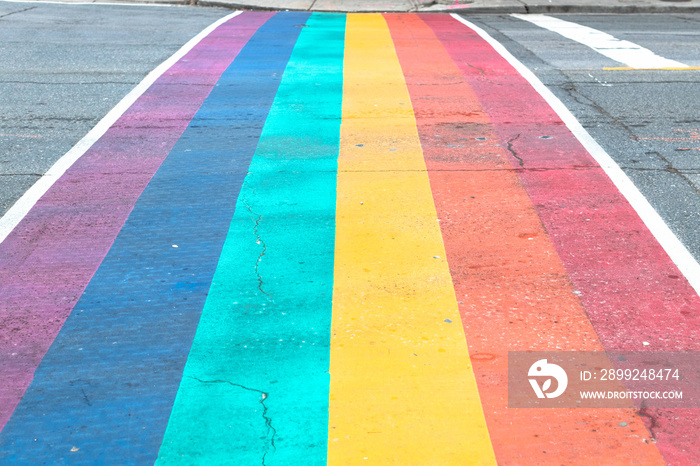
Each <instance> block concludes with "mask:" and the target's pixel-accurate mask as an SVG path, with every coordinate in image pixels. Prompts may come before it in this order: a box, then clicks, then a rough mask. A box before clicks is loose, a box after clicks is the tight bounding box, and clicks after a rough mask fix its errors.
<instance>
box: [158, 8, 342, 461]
mask: <svg viewBox="0 0 700 466" xmlns="http://www.w3.org/2000/svg"><path fill="white" fill-rule="evenodd" d="M344 23H345V16H344V15H337V14H323V15H321V14H313V15H312V16H311V18H310V19H309V20H308V21H307V22H306V24H305V26H306V27H304V28H302V29H301V31H302V32H301V34H300V36H299V39H298V41H297V44H296V45H295V48H294V51H293V53H292V55H291V58H290V60H289V63H288V64H287V67H286V69H285V72H284V76H283V78H282V81H281V83H280V87H279V90H278V92H277V97H276V99H275V102H274V104H273V106H272V108H271V109H270V114H269V116H268V118H267V121H266V123H265V127H264V129H263V132H262V134H261V137H260V141H259V143H258V147H257V150H256V153H255V156H254V157H253V160H252V162H251V166H250V170H249V173H248V175H247V177H246V179H245V182H244V184H243V187H242V191H241V195H240V197H239V199H238V203H237V205H236V212H235V214H234V218H233V220H232V223H231V226H230V229H229V232H228V236H227V241H226V244H225V246H224V249H223V251H222V254H221V258H220V259H219V264H218V266H217V270H216V273H215V275H214V279H213V283H212V286H211V289H210V291H209V296H208V298H207V301H206V304H205V306H204V310H203V312H202V317H201V319H200V322H199V326H198V329H197V334H196V337H195V339H194V343H193V345H192V350H191V351H190V354H189V357H188V361H187V365H186V367H185V371H184V374H183V378H182V381H181V384H180V388H179V390H178V394H177V398H176V401H175V405H174V407H173V411H172V414H171V416H170V420H169V423H168V429H167V431H166V434H165V438H164V439H163V443H162V446H161V450H160V454H159V459H158V462H157V464H171V463H172V462H176V463H177V462H183V461H184V462H185V463H188V462H196V463H199V464H260V463H262V464H322V463H325V460H326V441H327V429H328V427H327V426H328V383H329V381H328V378H329V376H328V364H329V353H330V350H329V341H330V323H331V317H330V314H331V293H332V284H333V253H334V241H335V185H336V169H337V157H338V144H339V136H340V117H341V99H342V90H343V82H342V78H343V74H342V67H343V51H344V44H343V42H344Z"/></svg>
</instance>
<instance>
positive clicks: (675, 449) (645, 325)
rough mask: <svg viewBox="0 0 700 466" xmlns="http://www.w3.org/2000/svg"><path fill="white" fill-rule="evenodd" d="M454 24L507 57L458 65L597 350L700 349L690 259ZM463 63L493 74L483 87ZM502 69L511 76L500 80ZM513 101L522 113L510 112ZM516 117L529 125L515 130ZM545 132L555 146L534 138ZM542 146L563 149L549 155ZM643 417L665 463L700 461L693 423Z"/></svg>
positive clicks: (612, 172) (561, 118)
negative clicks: (516, 160) (502, 145)
mask: <svg viewBox="0 0 700 466" xmlns="http://www.w3.org/2000/svg"><path fill="white" fill-rule="evenodd" d="M457 19H459V20H460V21H461V22H462V23H464V24H466V25H468V26H469V27H470V28H472V29H473V30H474V31H475V32H476V33H477V34H478V35H479V36H481V37H482V38H484V39H485V40H486V41H487V42H488V43H490V44H491V46H492V47H493V48H494V49H495V50H496V51H497V52H498V53H499V54H500V55H501V56H502V57H503V58H504V59H503V60H494V59H493V58H488V57H493V52H492V51H491V50H490V48H489V47H488V46H486V44H483V43H482V45H481V46H479V47H471V48H463V50H462V52H461V55H460V57H459V58H458V59H456V60H455V61H456V62H457V63H458V64H460V66H461V67H462V69H463V72H464V73H465V76H466V77H467V78H469V80H470V84H471V86H472V88H473V89H474V90H475V91H476V92H477V95H478V96H479V100H480V101H481V102H482V105H483V106H484V108H485V109H486V110H487V112H488V113H489V117H490V119H491V121H492V122H493V124H494V126H495V127H496V130H497V132H498V133H499V135H500V138H501V140H502V141H506V142H509V146H510V148H511V150H512V151H513V153H515V154H517V155H518V157H520V159H521V160H523V161H524V164H523V166H522V169H521V170H519V172H518V173H519V176H520V179H521V182H522V183H523V186H524V187H525V188H526V190H527V191H528V194H529V196H530V198H531V199H532V201H533V203H534V205H535V207H536V209H537V211H538V214H539V216H540V219H541V220H542V223H543V224H544V226H545V228H546V229H547V231H548V232H549V234H550V238H551V239H552V241H553V243H554V245H555V247H556V249H557V252H558V255H559V257H560V259H561V260H562V262H563V264H564V266H565V267H566V270H567V272H568V275H569V277H570V279H571V281H572V283H573V284H574V287H575V289H576V290H577V291H578V292H579V293H580V294H579V297H580V299H581V302H582V304H583V306H584V308H585V309H586V313H587V314H588V317H589V319H590V320H591V323H592V324H593V327H594V328H595V330H596V333H597V334H598V337H599V338H600V341H601V343H602V344H603V347H604V348H605V349H606V350H638V351H643V350H652V351H653V350H656V351H697V350H698V349H700V343H699V342H700V328H699V327H698V325H697V322H698V320H697V317H696V316H697V315H698V313H699V312H700V297H699V296H698V293H697V289H698V287H697V284H698V280H699V278H700V273H699V272H695V273H689V272H688V268H689V267H688V265H690V269H691V270H699V269H698V268H697V262H695V259H694V258H693V257H692V256H691V255H690V254H689V253H688V252H687V250H685V248H684V247H683V246H682V244H680V241H678V239H677V238H676V237H675V236H674V235H673V234H672V233H671V232H670V230H669V229H668V227H667V226H666V224H665V223H664V222H663V221H662V220H661V218H660V217H659V216H658V214H657V213H656V211H654V209H653V208H652V207H651V206H650V205H649V204H648V202H647V201H646V199H645V198H644V197H643V196H642V195H641V194H640V193H639V191H638V190H637V189H636V187H635V186H634V185H633V184H632V183H631V181H630V180H629V179H628V178H627V177H626V175H625V174H624V173H623V172H622V171H621V170H620V169H619V167H618V166H617V165H616V164H615V163H614V161H613V160H612V159H611V158H610V156H609V155H608V154H607V153H606V152H605V151H604V150H603V149H602V148H601V147H600V146H599V145H598V144H597V143H596V142H595V141H594V140H593V139H592V138H591V137H590V135H588V133H587V132H586V131H585V130H584V129H583V128H582V127H581V125H580V124H579V123H578V121H577V120H576V119H575V118H574V117H573V115H572V114H571V113H570V112H569V111H568V110H567V109H566V108H565V107H564V105H563V104H562V103H561V101H559V100H558V99H556V97H554V96H553V95H552V94H551V92H550V91H549V90H548V89H547V88H546V87H545V86H544V85H543V84H542V83H541V82H540V81H539V80H538V79H537V78H536V77H535V76H534V75H533V74H532V73H531V72H530V71H529V70H527V68H525V67H524V66H523V65H522V64H521V63H519V62H518V61H517V60H516V59H515V58H514V57H512V55H510V54H509V53H508V52H507V51H506V50H505V48H503V46H501V45H500V44H498V43H496V42H495V41H493V39H491V38H490V37H489V36H488V35H487V34H486V33H485V32H484V31H482V30H480V29H479V28H477V27H475V26H474V25H472V24H470V23H469V22H468V21H465V20H462V19H460V18H457ZM462 63H469V64H471V65H472V66H474V67H477V68H480V69H484V70H489V71H488V72H487V73H486V74H485V77H486V79H484V77H482V76H481V75H478V76H474V69H472V68H469V67H468V66H466V65H461V64H462ZM508 63H510V65H508ZM508 66H511V67H512V68H514V69H515V70H517V74H516V73H513V72H512V71H511V72H507V71H505V69H506V67H508ZM523 78H524V79H523ZM495 84H498V85H495ZM516 96H517V99H521V101H527V102H528V105H527V106H514V105H513V104H512V101H513V99H515V98H516ZM542 98H544V99H542ZM524 109H526V110H524ZM516 118H518V119H521V120H522V121H524V122H526V123H527V124H524V125H514V124H513V121H514V119H516ZM562 122H563V123H565V125H566V126H564V125H562V124H561V123H562ZM567 129H568V130H567ZM569 131H570V132H569ZM543 132H546V133H547V135H549V136H551V137H552V138H551V139H540V138H539V136H541V135H542V133H543ZM572 133H573V136H572ZM547 141H549V142H550V143H556V146H557V147H559V149H555V148H553V147H550V148H549V149H548V148H547V147H546V146H545V145H544V144H547ZM584 149H585V150H584ZM601 168H602V170H601ZM626 201H627V202H626ZM654 237H656V238H654ZM679 256H680V260H679ZM684 260H685V261H687V262H683V261H684ZM680 271H683V273H684V274H686V276H685V279H684V277H683V274H681V273H680ZM686 279H687V280H686ZM642 412H643V414H644V416H645V417H647V418H651V419H654V424H653V425H654V426H655V427H654V431H655V432H654V435H655V436H656V435H657V432H658V431H659V429H661V430H663V432H664V434H663V435H658V437H657V443H656V445H657V447H658V448H659V450H660V451H661V453H662V454H663V456H664V459H665V460H666V461H667V462H675V463H678V464H689V463H696V462H697V456H696V455H697V453H696V452H697V449H696V448H695V447H694V445H693V442H694V441H695V439H696V438H698V435H700V420H698V418H697V417H696V416H695V414H691V413H690V412H689V410H683V409H676V410H643V411H642ZM659 426H663V427H659Z"/></svg>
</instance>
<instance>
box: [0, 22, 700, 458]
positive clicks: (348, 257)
mask: <svg viewBox="0 0 700 466" xmlns="http://www.w3.org/2000/svg"><path fill="white" fill-rule="evenodd" d="M640 288H643V289H645V291H647V292H646V293H645V294H644V295H642V294H641V293H639V289H640ZM0 298H1V301H0V302H1V303H2V306H1V307H0V322H2V325H1V326H0V354H1V355H2V359H0V371H2V373H1V375H2V377H3V379H4V381H6V383H4V384H3V385H0V426H4V429H3V430H2V432H1V433H0V460H2V461H3V462H11V461H15V462H22V463H60V462H85V463H94V462H100V461H103V462H124V463H152V462H153V461H157V462H158V463H159V464H171V463H182V464H192V463H206V464H268V465H269V464H323V463H332V464H345V463H355V462H367V463H368V464H389V463H400V464H464V463H469V464H473V463H483V464H492V463H495V462H497V463H503V464H523V463H547V462H550V461H551V460H552V458H557V461H559V462H563V463H567V462H568V463H574V462H576V461H577V460H579V459H580V458H582V457H585V458H587V460H589V461H594V462H599V463H606V462H615V463H629V462H638V463H641V464H663V463H665V462H668V461H674V462H677V463H678V464H689V463H694V462H698V461H699V460H700V457H698V452H697V451H696V449H694V448H693V447H694V440H695V439H696V438H697V432H698V428H699V427H698V425H699V424H698V420H697V418H696V417H695V415H694V414H693V413H691V412H689V411H682V410H664V411H651V410H646V411H645V412H643V413H641V414H642V416H640V415H639V413H636V412H635V411H633V410H623V409H620V410H615V409H601V410H585V411H583V410H578V411H577V410H515V409H508V408H507V406H506V400H507V385H506V383H507V366H506V361H507V358H506V357H507V352H508V351H512V350H557V349H558V350H602V349H605V350H611V349H616V350H621V349H625V350H632V349H635V350H642V349H655V350H694V349H696V346H697V343H696V342H697V341H698V335H697V330H696V327H695V326H691V325H688V324H687V323H686V321H685V317H684V316H685V315H690V314H693V313H697V312H698V310H700V299H699V298H698V296H697V295H696V294H694V292H693V290H692V288H691V287H690V285H689V284H688V282H687V281H686V280H685V279H684V278H683V277H682V275H680V273H679V272H678V269H677V267H676V266H675V265H674V264H673V262H672V261H671V260H670V259H669V257H668V256H667V255H666V253H665V252H664V250H663V249H662V248H661V247H660V246H659V244H658V243H657V242H656V241H655V240H654V238H653V236H652V235H651V233H650V232H649V230H648V229H647V228H646V227H645V225H644V224H643V223H642V222H641V220H640V219H639V217H638V216H637V215H636V213H635V211H634V210H633V209H632V207H631V206H630V205H629V204H628V203H627V202H626V201H625V199H624V197H623V196H622V195H621V194H620V193H619V192H618V191H617V190H616V188H615V186H614V185H613V184H612V182H611V181H610V180H609V179H608V178H607V176H606V175H605V172H604V171H603V170H602V169H601V168H600V167H599V166H598V165H597V164H596V162H595V160H594V159H593V158H592V157H591V156H590V155H589V154H588V153H587V152H586V150H585V149H584V148H583V147H582V146H581V144H580V143H579V142H578V141H577V139H576V138H575V137H574V136H573V135H572V134H571V133H570V132H569V130H568V129H567V128H566V127H565V126H564V124H563V123H562V121H561V120H560V119H559V118H558V117H557V115H556V114H555V113H554V112H553V111H552V109H551V108H550V107H549V105H548V104H547V103H546V102H545V100H543V98H542V97H541V96H540V95H539V94H537V92H535V90H534V89H533V88H532V87H531V85H530V84H529V83H528V82H527V81H525V80H524V79H523V78H522V76H520V75H519V74H518V72H517V71H516V70H515V69H514V68H513V67H512V66H511V65H510V64H509V63H508V62H507V61H506V60H504V59H503V58H502V57H501V56H500V55H499V54H498V53H496V51H495V50H494V49H493V48H491V46H490V45H489V44H488V43H487V42H485V41H484V40H483V39H482V38H481V37H479V36H478V35H477V34H475V33H474V32H473V31H471V30H470V29H469V28H467V27H465V26H464V25H463V24H460V23H459V22H457V21H455V20H454V19H453V18H450V17H448V16H442V15H380V14H373V15H347V16H346V15H341V14H313V15H311V14H309V13H252V12H245V13H242V14H241V15H239V16H237V17H235V18H233V19H231V20H230V21H228V22H226V23H225V24H223V25H222V26H220V27H218V28H217V29H216V30H215V31H214V32H213V33H212V34H211V35H210V36H208V37H207V38H205V39H204V40H203V41H202V42H201V43H200V44H198V45H197V46H196V47H195V48H194V49H193V50H192V51H191V52H190V53H189V54H188V55H187V56H186V57H185V58H184V59H183V60H181V61H180V62H178V63H176V65H174V66H173V67H172V68H171V69H170V71H168V72H167V73H166V74H164V75H163V76H162V77H161V78H160V79H159V80H158V81H156V83H155V84H154V85H153V86H152V87H151V88H150V89H149V90H148V91H147V92H146V93H144V94H143V96H142V97H141V98H139V99H138V100H137V101H136V103H135V104H134V105H133V106H132V107H131V108H130V109H129V110H127V112H126V113H124V115H123V116H122V118H121V119H120V120H119V121H118V122H117V124H115V125H114V126H113V127H112V128H111V129H110V130H109V131H108V132H107V133H106V134H105V135H104V136H103V137H102V138H101V139H100V140H99V141H98V142H97V143H96V144H95V145H94V146H93V147H92V148H91V149H90V150H89V151H88V152H87V153H86V154H85V155H84V156H83V157H82V158H81V159H79V160H78V162H77V163H76V164H75V165H73V166H72V167H71V168H70V169H69V170H68V171H67V172H66V174H65V175H64V176H63V177H62V178H61V179H60V180H58V182H57V183H56V184H55V185H54V186H53V187H52V188H51V189H50V190H49V191H48V192H47V194H46V195H45V196H44V197H43V198H42V199H41V200H40V201H39V202H38V203H37V204H36V205H35V206H34V208H33V209H32V210H31V211H30V212H29V214H28V215H27V216H26V217H25V218H24V220H22V222H21V223H20V224H19V225H18V226H17V227H16V228H15V229H14V230H13V231H12V233H11V234H10V235H9V236H8V237H7V239H6V240H5V241H4V242H3V243H1V244H0ZM679 310H680V314H679ZM684 312H685V314H684ZM652 321H653V322H654V325H653V326H650V325H648V322H652ZM670 336H673V338H670ZM644 343H646V344H644ZM649 420H651V422H649ZM645 422H646V424H645ZM623 425H624V428H623ZM650 429H651V431H650ZM652 436H653V438H655V439H656V443H655V442H654V441H653V440H651V439H652ZM35 439H36V440H35ZM542 445H546V448H543V447H542Z"/></svg>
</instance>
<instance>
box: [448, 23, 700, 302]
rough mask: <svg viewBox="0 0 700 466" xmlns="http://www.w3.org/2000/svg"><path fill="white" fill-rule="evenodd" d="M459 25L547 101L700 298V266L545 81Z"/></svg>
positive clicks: (503, 50)
mask: <svg viewBox="0 0 700 466" xmlns="http://www.w3.org/2000/svg"><path fill="white" fill-rule="evenodd" d="M452 17H453V18H455V19H456V20H457V21H459V22H461V23H463V24H464V25H466V26H467V27H469V28H471V29H473V30H474V31H475V32H476V33H477V34H479V36H480V37H481V38H482V39H484V40H485V41H486V42H488V43H489V44H490V45H491V47H493V48H494V49H495V50H496V51H497V52H498V53H499V54H500V55H501V56H502V57H503V58H504V59H505V60H506V61H508V63H509V64H510V65H511V66H513V68H515V69H516V70H517V71H518V73H520V75H521V76H522V77H523V78H525V79H526V80H527V82H528V83H530V85H531V86H532V87H533V88H534V89H535V90H536V91H537V93H538V94H539V95H540V96H542V98H544V100H545V101H546V102H547V103H548V104H549V106H550V107H551V108H552V109H553V110H554V111H555V112H556V114H557V115H558V116H559V118H561V120H562V121H563V122H564V123H565V124H566V126H567V127H568V128H569V130H570V131H571V132H572V133H573V134H574V136H576V139H578V140H579V142H580V143H581V144H582V145H583V147H585V148H586V150H587V151H588V153H589V154H591V156H593V158H594V159H595V161H596V162H597V163H598V165H600V167H601V168H602V169H603V170H605V173H606V174H607V176H608V177H609V178H610V180H612V182H613V183H614V184H615V186H616V187H617V189H618V190H619V191H620V192H621V193H622V195H623V196H625V198H626V199H627V201H628V202H629V203H630V205H631V206H632V207H633V208H634V210H635V211H636V212H637V214H638V215H639V216H640V217H641V219H642V221H644V224H645V225H646V226H647V228H648V229H649V230H650V231H651V233H652V234H653V235H654V237H655V238H656V240H657V241H658V242H659V244H661V246H662V247H663V248H664V250H665V251H666V253H667V254H668V255H669V256H670V257H671V259H672V260H673V262H674V264H676V266H677V267H678V268H679V269H680V271H681V272H682V273H683V275H684V276H685V279H686V280H688V282H689V283H690V285H691V286H692V287H693V289H694V290H695V292H696V293H697V294H700V264H698V261H697V260H696V259H695V258H694V257H693V255H692V254H691V253H690V252H689V251H688V249H687V248H686V247H685V246H684V245H683V243H681V241H680V240H679V239H678V237H677V236H676V235H675V234H674V233H673V232H672V231H671V229H670V228H669V227H668V225H666V222H664V220H663V219H662V218H661V216H660V215H659V214H658V213H657V212H656V210H655V209H654V208H653V207H652V206H651V204H650V203H649V201H648V200H647V199H646V198H645V197H644V195H643V194H642V193H641V192H640V191H639V189H638V188H637V187H636V186H635V185H634V183H633V182H632V180H630V179H629V177H628V176H627V175H626V174H625V172H623V171H622V169H621V168H620V167H619V165H617V163H616V162H615V161H614V160H613V159H612V157H610V155H609V154H608V153H607V152H606V151H605V149H603V148H602V147H601V146H600V144H598V142H596V140H595V139H593V138H592V137H591V135H590V134H588V131H586V130H585V129H584V127H583V126H581V123H579V121H578V120H577V119H576V117H575V116H574V115H573V114H572V113H571V112H570V111H569V109H568V108H566V106H565V105H564V104H563V103H562V101H561V100H559V99H558V98H557V97H556V96H555V95H554V94H553V93H552V91H550V90H549V89H548V88H547V86H545V85H544V84H543V83H542V81H540V80H539V78H537V76H535V74H534V73H533V72H532V71H530V70H529V69H528V68H527V67H526V66H525V65H523V64H522V63H520V61H518V59H517V58H515V57H514V56H513V55H512V54H511V53H510V52H508V50H507V49H506V48H505V47H503V45H501V44H500V43H498V42H497V41H496V40H494V39H493V38H492V37H491V36H489V35H488V33H487V32H486V31H484V30H483V29H481V28H479V27H478V26H476V25H475V24H472V23H471V22H469V21H467V20H465V19H464V18H462V17H461V16H459V15H452Z"/></svg>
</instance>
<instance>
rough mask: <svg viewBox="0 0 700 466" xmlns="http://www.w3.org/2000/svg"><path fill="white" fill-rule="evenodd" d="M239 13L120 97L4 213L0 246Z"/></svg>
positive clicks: (204, 33) (213, 26) (223, 20)
mask: <svg viewBox="0 0 700 466" xmlns="http://www.w3.org/2000/svg"><path fill="white" fill-rule="evenodd" d="M240 14H241V12H240V11H237V12H235V13H231V14H230V15H228V16H225V17H223V18H221V19H220V20H218V21H216V22H214V23H212V24H211V25H210V26H209V27H207V28H206V29H204V30H203V31H202V32H200V33H199V34H197V35H196V36H195V37H193V38H192V39H191V40H190V41H189V42H187V43H186V44H185V45H183V46H182V47H181V48H180V50H178V51H177V52H175V53H174V54H173V55H172V56H171V57H170V58H168V59H167V60H165V61H164V62H163V63H161V64H160V65H159V66H158V67H156V68H155V69H154V70H153V71H151V72H150V73H148V75H147V76H146V77H145V78H143V80H142V81H141V82H140V83H139V84H138V85H137V86H136V87H135V88H134V89H133V90H132V91H131V92H129V93H128V94H127V95H126V96H124V98H123V99H122V100H121V101H120V102H119V103H118V104H117V105H116V106H115V107H114V108H113V109H112V110H110V111H109V113H107V115H105V116H104V118H102V120H100V122H99V123H97V125H95V127H94V128H92V129H91V130H90V131H89V132H88V133H87V134H86V135H85V136H84V137H83V138H82V139H81V140H80V141H78V142H77V143H76V144H75V146H73V147H72V148H71V149H70V150H69V151H68V152H66V153H65V154H64V155H63V156H62V157H61V158H60V159H58V160H57V161H56V163H54V164H53V166H52V167H51V168H49V169H48V171H47V172H46V173H44V175H43V176H42V177H41V178H39V179H38V180H37V181H36V183H34V184H33V185H32V187H31V188H29V189H28V190H27V191H26V192H25V193H24V194H23V195H22V197H21V198H19V199H18V200H17V202H15V204H14V205H13V206H12V207H10V209H8V211H7V212H5V215H3V216H2V218H0V243H2V242H3V241H4V240H5V238H7V235H9V234H10V232H11V231H12V230H13V229H14V228H15V227H16V226H17V225H18V224H19V222H21V221H22V219H23V218H24V217H25V216H26V215H27V213H28V212H29V211H30V210H31V208H32V207H33V206H34V204H36V203H37V201H38V200H39V199H40V198H41V196H43V195H44V194H45V193H46V192H47V191H48V190H49V189H50V188H51V186H53V184H54V183H55V182H56V181H57V180H58V179H59V178H60V177H61V176H62V175H63V174H64V173H65V172H66V170H68V169H69V168H70V167H71V166H72V165H73V164H74V163H75V162H76V160H78V159H79V158H80V157H82V156H83V154H85V152H87V151H88V150H89V149H90V147H92V145H93V144H95V142H97V141H98V140H99V139H100V138H101V137H102V136H103V135H104V134H105V133H106V132H107V130H109V128H111V127H112V126H113V125H114V124H115V123H116V122H117V120H119V118H120V117H121V116H122V115H123V114H124V112H126V111H127V110H128V109H129V108H130V107H131V106H132V105H133V104H134V102H136V100H137V99H138V98H139V97H141V95H143V93H144V92H146V90H147V89H148V88H149V87H151V85H152V84H153V83H154V82H156V81H157V80H158V78H159V77H160V76H162V75H163V73H165V72H166V71H168V69H170V68H171V67H172V66H173V65H174V64H175V63H177V62H178V61H180V60H181V59H182V57H184V56H185V55H186V54H187V53H188V52H189V51H190V50H192V49H193V48H194V47H195V46H196V45H197V44H199V43H200V42H201V41H202V39H204V38H205V37H207V36H208V35H209V34H211V33H212V31H214V30H216V28H218V27H219V26H221V25H222V24H224V23H226V22H227V21H229V20H230V19H232V18H234V17H236V16H238V15H240Z"/></svg>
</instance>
